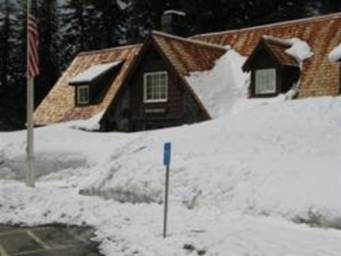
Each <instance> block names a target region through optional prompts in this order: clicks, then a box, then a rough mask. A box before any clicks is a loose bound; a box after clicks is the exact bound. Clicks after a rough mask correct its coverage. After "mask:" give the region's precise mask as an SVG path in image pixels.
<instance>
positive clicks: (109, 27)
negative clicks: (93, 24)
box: [93, 0, 125, 48]
mask: <svg viewBox="0 0 341 256" xmlns="http://www.w3.org/2000/svg"><path fill="white" fill-rule="evenodd" d="M93 4H94V7H95V10H96V12H97V13H98V23H97V24H98V27H97V32H98V37H100V38H101V42H102V45H101V46H103V47H105V48H106V47H113V46H116V45H118V44H119V43H120V42H122V40H124V38H123V37H124V36H123V31H124V29H123V26H124V21H125V16H124V13H123V11H122V9H121V8H120V6H119V5H118V4H117V1H116V0H102V1H96V0H95V1H93Z"/></svg>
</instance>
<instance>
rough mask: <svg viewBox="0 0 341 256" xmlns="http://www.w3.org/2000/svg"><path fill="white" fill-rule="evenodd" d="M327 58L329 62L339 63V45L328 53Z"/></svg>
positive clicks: (340, 58) (340, 54)
mask: <svg viewBox="0 0 341 256" xmlns="http://www.w3.org/2000/svg"><path fill="white" fill-rule="evenodd" d="M328 57H329V60H330V61H331V62H338V61H341V43H340V44H339V45H338V46H337V47H335V48H334V49H333V50H332V51H331V52H330V53H329V56H328Z"/></svg>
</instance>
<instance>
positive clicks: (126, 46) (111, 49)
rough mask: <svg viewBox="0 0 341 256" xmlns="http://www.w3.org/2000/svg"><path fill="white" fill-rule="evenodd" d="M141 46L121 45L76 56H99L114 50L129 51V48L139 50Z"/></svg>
mask: <svg viewBox="0 0 341 256" xmlns="http://www.w3.org/2000/svg"><path fill="white" fill-rule="evenodd" d="M142 45H143V44H130V45H122V46H117V47H111V48H106V49H100V50H93V51H82V52H79V53H78V54H77V56H84V55H92V54H99V53H105V52H111V51H115V50H124V49H130V48H139V47H142Z"/></svg>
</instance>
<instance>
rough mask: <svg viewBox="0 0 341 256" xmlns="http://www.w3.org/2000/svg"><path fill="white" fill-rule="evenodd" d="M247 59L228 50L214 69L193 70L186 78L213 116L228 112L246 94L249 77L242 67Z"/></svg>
mask: <svg viewBox="0 0 341 256" xmlns="http://www.w3.org/2000/svg"><path fill="white" fill-rule="evenodd" d="M245 60H246V58H245V57H243V56H241V55H240V54H238V53H237V52H236V51H235V50H228V51H227V53H226V54H224V55H223V56H222V57H221V58H220V59H218V60H217V62H216V64H215V67H214V68H213V69H212V70H210V71H203V72H192V73H191V74H190V76H189V77H187V78H186V79H187V81H188V83H189V84H190V85H191V86H192V88H193V90H194V91H195V93H196V94H197V95H198V96H199V98H200V100H201V101H202V102H203V104H204V106H205V107H206V109H207V110H208V112H209V114H210V115H211V117H212V118H216V117H219V116H221V115H223V114H226V113H228V112H229V110H230V108H231V107H232V106H233V104H234V102H235V101H236V100H237V99H239V98H241V97H242V96H245V87H246V84H247V81H248V77H249V75H248V74H246V73H243V72H242V68H241V67H242V65H243V64H244V62H245ZM243 89H244V90H243ZM243 92H244V93H243Z"/></svg>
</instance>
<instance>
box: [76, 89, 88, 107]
mask: <svg viewBox="0 0 341 256" xmlns="http://www.w3.org/2000/svg"><path fill="white" fill-rule="evenodd" d="M84 89H86V90H87V92H88V93H87V95H88V98H87V100H86V101H82V100H81V93H80V91H81V90H84ZM89 104H90V86H89V85H79V86H77V105H79V106H83V105H89Z"/></svg>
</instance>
